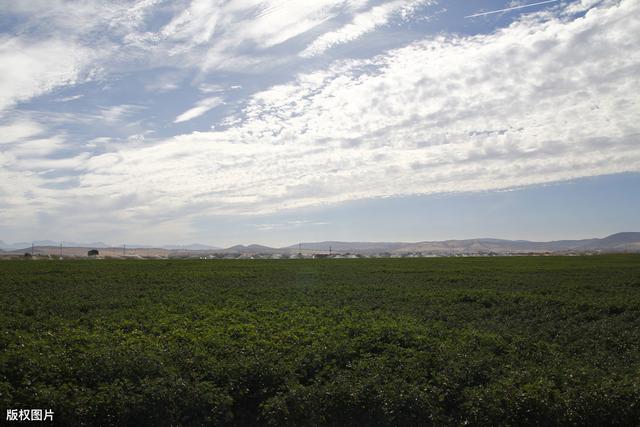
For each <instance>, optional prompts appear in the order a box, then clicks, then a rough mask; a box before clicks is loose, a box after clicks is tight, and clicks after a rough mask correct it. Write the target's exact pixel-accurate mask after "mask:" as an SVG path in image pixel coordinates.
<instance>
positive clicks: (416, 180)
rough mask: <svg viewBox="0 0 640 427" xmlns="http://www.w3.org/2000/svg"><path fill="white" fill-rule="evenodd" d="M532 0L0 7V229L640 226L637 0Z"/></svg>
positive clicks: (548, 233)
mask: <svg viewBox="0 0 640 427" xmlns="http://www.w3.org/2000/svg"><path fill="white" fill-rule="evenodd" d="M532 3H540V2H539V1H529V2H524V1H497V0H491V1H489V0H474V1H462V0H460V1H436V0H392V1H376V0H317V1H313V2H308V1H302V0H232V1H211V0H207V1H204V0H183V1H165V0H142V1H137V2H132V1H127V2H125V1H99V0H85V1H82V2H69V1H61V0H46V1H45V0H27V1H20V2H16V1H9V0H0V239H1V240H4V241H28V240H32V239H51V240H67V241H96V240H103V241H106V242H109V243H119V242H123V241H129V242H132V241H135V242H137V243H146V244H165V243H176V244H177V243H191V242H201V243H209V244H214V245H221V246H224V245H230V244H234V243H254V242H256V243H264V244H271V245H284V244H290V243H295V242H297V241H300V240H306V241H309V240H361V241H372V240H403V241H417V240H436V239H446V238H465V237H478V236H491V237H504V238H526V239H534V240H536V239H537V240H546V239H555V238H578V237H591V236H598V235H605V234H607V233H610V232H615V231H622V230H627V231H630V230H639V229H640V224H639V222H640V220H639V219H638V217H640V216H639V215H637V214H636V213H637V212H638V207H639V199H640V192H639V191H638V190H637V188H640V187H639V186H638V184H640V178H639V174H638V172H640V144H639V143H638V135H640V120H638V117H640V104H639V103H640V95H638V94H640V77H638V76H640V39H639V38H638V37H637V34H640V18H638V16H640V3H638V2H637V1H634V0H574V1H566V0H565V1H554V2H546V3H544V4H538V5H534V6H527V5H529V4H532ZM521 6H527V7H521ZM502 9H508V10H504V11H502V12H499V13H488V12H494V11H497V10H502ZM485 12H487V14H485V15H482V14H483V13H485ZM470 15H476V16H473V17H469V16H470Z"/></svg>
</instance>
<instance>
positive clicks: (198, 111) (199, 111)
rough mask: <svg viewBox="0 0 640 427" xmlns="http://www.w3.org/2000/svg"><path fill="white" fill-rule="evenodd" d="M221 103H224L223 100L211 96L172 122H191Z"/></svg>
mask: <svg viewBox="0 0 640 427" xmlns="http://www.w3.org/2000/svg"><path fill="white" fill-rule="evenodd" d="M223 103H224V101H223V99H222V98H220V97H218V96H212V97H210V98H205V99H202V100H200V101H198V103H197V104H196V105H195V106H194V107H193V108H190V109H188V110H187V111H185V112H184V113H182V114H180V115H179V116H178V117H176V119H175V120H174V121H173V122H174V123H182V122H186V121H189V120H193V119H195V118H196V117H200V116H201V115H203V114H204V113H206V112H207V111H210V110H212V109H214V108H216V107H217V106H219V105H222V104H223Z"/></svg>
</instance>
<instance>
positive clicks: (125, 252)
mask: <svg viewBox="0 0 640 427" xmlns="http://www.w3.org/2000/svg"><path fill="white" fill-rule="evenodd" d="M126 254H127V245H126V244H125V245H122V256H125V255H126Z"/></svg>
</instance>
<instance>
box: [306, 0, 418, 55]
mask: <svg viewBox="0 0 640 427" xmlns="http://www.w3.org/2000/svg"><path fill="white" fill-rule="evenodd" d="M427 3H430V2H429V1H428V0H413V1H407V0H396V1H391V2H389V3H384V4H382V5H379V6H375V7H373V8H371V9H369V10H367V11H366V12H362V13H359V14H357V15H356V16H355V17H354V18H353V20H352V21H351V22H350V23H349V24H347V25H345V26H343V27H341V28H339V29H337V30H335V31H332V32H328V33H325V34H323V35H321V36H320V37H318V38H317V39H315V40H314V41H313V43H311V44H310V45H309V46H308V47H307V48H306V49H305V50H303V51H302V52H301V53H300V56H302V57H311V56H315V55H318V54H321V53H322V52H324V51H326V50H327V49H329V48H331V47H334V46H337V45H340V44H344V43H347V42H350V41H353V40H356V39H358V38H359V37H362V36H363V35H364V34H366V33H369V32H371V31H373V30H374V29H376V28H377V27H379V26H382V25H385V24H386V23H387V22H389V20H390V19H391V17H392V16H393V15H394V14H398V15H403V14H404V15H406V13H407V12H408V11H410V10H413V9H415V8H416V7H417V6H419V5H424V4H427Z"/></svg>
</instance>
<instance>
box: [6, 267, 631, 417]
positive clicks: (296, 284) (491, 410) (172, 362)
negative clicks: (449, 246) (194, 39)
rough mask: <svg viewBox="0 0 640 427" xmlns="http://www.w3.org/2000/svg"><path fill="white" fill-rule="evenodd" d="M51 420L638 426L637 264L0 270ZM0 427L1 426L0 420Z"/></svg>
mask: <svg viewBox="0 0 640 427" xmlns="http://www.w3.org/2000/svg"><path fill="white" fill-rule="evenodd" d="M0 290H1V294H0V298H1V310H0V311H1V312H0V403H1V406H2V407H3V408H6V409H9V408H17V409H20V408H51V409H53V410H54V412H55V416H54V422H56V423H58V424H62V425H74V426H81V425H132V426H134V425H135V426H140V425H153V426H163V425H296V426H300V425H313V426H315V425H363V426H365V425H366V426H373V425H402V426H404V425H437V426H441V425H445V426H446V425H455V426H458V425H469V426H486V425H510V426H524V425H541V426H547V425H563V426H570V425H598V426H599V425H636V426H637V425H639V424H640V256H637V255H612V256H593V257H511V258H509V257H505V258H434V259H362V260H357V259H354V260H282V261H276V260H264V261H259V260H247V261H240V260H224V261H223V260H215V261H200V260H189V261H186V260H157V261H148V260H147V261H134V260H96V261H67V260H65V261H27V260H24V261H23V260H18V261H4V262H0ZM3 416H4V414H3Z"/></svg>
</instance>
